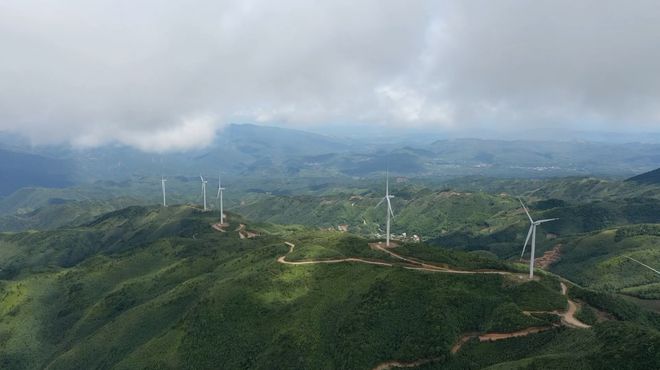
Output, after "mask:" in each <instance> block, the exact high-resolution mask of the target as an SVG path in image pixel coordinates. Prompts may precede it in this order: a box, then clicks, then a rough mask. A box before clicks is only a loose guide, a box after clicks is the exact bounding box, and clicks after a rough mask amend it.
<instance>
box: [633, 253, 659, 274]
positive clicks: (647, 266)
mask: <svg viewBox="0 0 660 370" xmlns="http://www.w3.org/2000/svg"><path fill="white" fill-rule="evenodd" d="M624 257H626V258H627V259H629V260H631V261H633V262H637V263H638V264H640V265H642V266H644V267H646V268H647V269H649V270H651V271H653V272H655V273H656V274H658V275H660V271H658V270H656V269H654V268H653V267H651V266H649V265H646V264H644V263H642V262H639V261H638V260H636V259H634V258H632V257H628V256H624Z"/></svg>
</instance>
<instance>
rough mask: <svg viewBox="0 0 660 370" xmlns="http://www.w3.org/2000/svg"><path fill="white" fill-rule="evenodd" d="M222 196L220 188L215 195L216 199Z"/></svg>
mask: <svg viewBox="0 0 660 370" xmlns="http://www.w3.org/2000/svg"><path fill="white" fill-rule="evenodd" d="M218 198H220V188H218V195H216V196H215V199H218Z"/></svg>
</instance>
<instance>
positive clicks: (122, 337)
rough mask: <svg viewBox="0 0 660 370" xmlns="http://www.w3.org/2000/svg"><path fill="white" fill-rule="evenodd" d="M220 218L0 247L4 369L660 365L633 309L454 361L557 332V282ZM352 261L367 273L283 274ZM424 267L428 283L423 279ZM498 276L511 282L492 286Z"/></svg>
mask: <svg viewBox="0 0 660 370" xmlns="http://www.w3.org/2000/svg"><path fill="white" fill-rule="evenodd" d="M216 218H217V214H214V213H212V212H207V213H204V212H201V211H199V210H198V209H195V208H191V207H188V206H173V207H168V208H155V207H129V208H125V209H121V210H118V211H114V212H111V213H107V214H105V215H103V216H101V217H99V218H97V219H95V220H94V221H92V222H89V223H87V224H85V225H82V226H77V227H71V228H60V229H56V230H52V231H40V232H25V233H11V234H9V233H4V234H0V269H1V270H0V273H1V276H0V297H2V299H1V300H0V367H2V368H3V369H32V368H49V369H80V368H114V369H135V368H145V369H152V368H153V369H155V368H159V369H168V368H171V369H188V368H189V369H206V368H208V369H216V368H264V369H265V368H268V369H283V368H318V369H321V368H323V369H326V368H327V369H330V368H350V369H356V368H358V369H360V368H364V369H369V368H373V367H374V366H377V365H378V364H382V363H385V362H389V361H394V360H396V361H400V362H415V361H422V363H426V362H428V363H427V364H426V365H424V366H426V368H456V369H458V368H462V369H464V368H468V369H471V368H474V369H476V368H482V367H485V366H494V365H498V364H500V365H501V366H506V364H508V363H512V362H516V363H530V364H537V363H539V361H541V359H543V358H545V357H548V356H550V357H551V359H552V361H551V362H550V363H551V364H555V365H557V366H556V368H560V365H562V364H567V363H570V362H572V361H578V363H581V364H591V365H590V366H592V368H604V367H607V366H614V367H616V368H635V367H636V368H653V367H654V365H657V364H658V363H660V362H659V359H658V353H657V351H653V350H652V348H653V347H652V346H657V345H658V344H659V343H660V342H659V341H660V333H659V332H658V330H660V318H658V316H657V315H654V314H652V313H650V312H648V311H643V310H641V309H639V308H637V306H634V305H633V306H632V307H633V308H632V310H633V311H631V312H633V314H634V315H633V317H628V316H621V318H619V316H617V318H618V320H606V321H605V322H602V323H595V326H594V327H593V328H592V329H572V328H567V327H563V326H562V327H557V328H555V329H550V330H548V331H545V332H543V333H539V334H531V335H528V336H526V337H521V338H517V339H511V340H503V341H498V342H493V343H488V342H480V341H478V340H474V339H473V340H468V341H466V344H464V346H463V348H462V349H461V350H460V351H458V352H457V353H456V354H452V353H451V351H450V350H451V349H452V347H453V346H454V345H455V344H456V343H457V342H458V340H459V339H460V338H461V337H463V336H464V335H465V334H466V333H473V332H482V333H483V332H512V331H516V330H521V329H525V328H528V327H549V328H552V324H557V322H558V321H557V317H556V316H554V314H540V313H539V314H525V313H524V312H523V311H553V310H559V311H562V310H564V309H565V308H566V304H567V303H566V302H567V301H566V297H565V296H563V295H562V294H561V292H560V287H559V281H558V280H557V278H556V277H554V276H553V275H548V274H543V273H541V272H539V280H537V281H528V280H526V279H524V278H521V275H519V274H518V273H517V272H516V271H518V270H519V269H521V266H518V265H516V264H509V263H505V262H502V261H500V260H497V259H493V258H492V257H488V256H484V255H482V254H479V253H467V252H460V251H450V250H443V249H438V248H433V247H429V246H427V245H424V244H405V245H402V246H400V247H398V248H396V253H397V254H390V253H387V252H384V251H382V250H379V249H377V248H372V247H370V246H369V244H368V243H369V240H366V239H363V238H361V237H358V236H355V235H351V234H347V233H340V232H330V231H318V230H314V229H309V228H305V227H300V226H280V225H274V224H254V223H251V222H249V221H248V220H245V219H243V218H241V217H240V216H238V215H236V214H234V213H230V214H229V221H230V224H229V225H228V226H226V227H224V228H223V230H224V231H219V230H216V229H214V228H212V227H211V224H212V223H214V222H216ZM246 236H248V237H246ZM285 242H289V243H292V244H290V245H287V244H285ZM292 245H295V249H294V248H293V247H292ZM398 256H405V258H406V260H402V259H401V258H400V257H398ZM344 258H353V260H352V262H337V263H320V264H303V265H295V264H285V263H283V262H282V261H284V262H293V263H295V262H298V261H316V260H326V261H331V260H341V259H344ZM419 260H423V261H425V262H426V263H427V264H430V265H426V266H427V267H425V269H426V270H427V271H424V270H415V269H411V268H415V267H416V266H417V267H422V265H421V264H420V262H415V261H419ZM365 261H366V262H365ZM429 266H430V267H429ZM433 266H436V267H433ZM446 269H457V270H459V272H460V271H463V273H453V272H451V271H452V270H449V271H445V270H446ZM492 270H496V271H501V272H502V273H497V274H484V273H483V272H480V271H492ZM466 272H467V273H466ZM475 272H476V273H475ZM575 289H577V288H575V287H573V288H571V289H570V290H569V295H571V296H574V295H577V296H579V297H580V299H582V300H583V301H584V302H585V303H584V304H583V307H585V309H586V308H587V307H591V305H592V304H593V305H594V306H593V307H594V308H593V309H594V310H596V309H597V310H601V311H605V312H610V311H608V310H611V311H612V312H610V313H609V314H610V315H614V313H617V312H618V313H620V312H619V311H622V309H621V307H624V308H625V307H628V306H625V304H626V303H625V302H624V303H622V304H621V303H619V301H618V300H617V299H616V297H610V296H607V295H604V296H603V295H599V294H601V293H597V292H592V291H582V290H575ZM635 310H636V311H635ZM626 312H627V311H626ZM470 335H471V334H470ZM640 338H644V340H643V341H640V340H639V339H640ZM569 343H574V344H576V345H577V346H578V347H574V346H569V345H568V344H569ZM502 348H506V349H508V350H507V351H502ZM578 348H579V350H577V349H578ZM656 348H657V347H656ZM484 354H490V355H492V356H490V357H488V356H487V357H484ZM425 361H426V362H425ZM429 361H430V362H429ZM626 366H627V367H626ZM585 368H588V367H585Z"/></svg>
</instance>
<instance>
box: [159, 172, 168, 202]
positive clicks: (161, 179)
mask: <svg viewBox="0 0 660 370" xmlns="http://www.w3.org/2000/svg"><path fill="white" fill-rule="evenodd" d="M165 181H167V179H166V178H165V177H163V176H161V177H160V185H161V187H162V188H163V207H167V201H166V200H165Z"/></svg>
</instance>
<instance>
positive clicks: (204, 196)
mask: <svg viewBox="0 0 660 370" xmlns="http://www.w3.org/2000/svg"><path fill="white" fill-rule="evenodd" d="M199 178H200V179H201V180H202V197H203V198H204V212H206V183H207V182H208V181H206V180H204V178H203V177H202V175H199Z"/></svg>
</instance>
